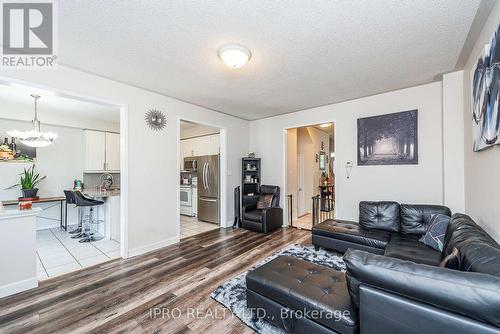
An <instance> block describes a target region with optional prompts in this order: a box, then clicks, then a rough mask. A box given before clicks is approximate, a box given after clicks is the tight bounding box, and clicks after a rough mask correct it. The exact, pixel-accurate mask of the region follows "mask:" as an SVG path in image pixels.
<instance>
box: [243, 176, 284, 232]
mask: <svg viewBox="0 0 500 334" xmlns="http://www.w3.org/2000/svg"><path fill="white" fill-rule="evenodd" d="M259 195H273V199H272V201H271V207H269V208H266V209H257V201H258V197H259V196H255V199H253V200H251V202H250V203H246V204H245V205H244V206H243V212H242V226H243V228H244V229H247V230H252V231H257V232H264V233H268V232H271V231H273V230H276V229H278V228H280V227H281V226H282V225H283V209H282V208H280V206H279V205H280V187H278V186H269V185H262V186H261V187H260V193H259Z"/></svg>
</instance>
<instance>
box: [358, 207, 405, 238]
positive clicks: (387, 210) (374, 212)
mask: <svg viewBox="0 0 500 334" xmlns="http://www.w3.org/2000/svg"><path fill="white" fill-rule="evenodd" d="M399 224H400V223H399V204H398V203H396V202H367V201H362V202H359V225H361V226H363V227H365V228H373V229H378V230H384V231H389V232H398V231H399Z"/></svg>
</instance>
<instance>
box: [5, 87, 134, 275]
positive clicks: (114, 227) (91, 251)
mask: <svg viewBox="0 0 500 334" xmlns="http://www.w3.org/2000/svg"><path fill="white" fill-rule="evenodd" d="M30 96H31V97H32V98H33V97H35V96H36V102H37V107H38V113H39V117H40V121H41V127H42V130H43V131H50V132H52V133H56V134H57V138H56V139H55V140H54V141H53V142H52V143H51V144H49V145H46V146H43V147H37V148H36V149H30V148H29V145H28V144H26V143H23V140H22V137H20V136H21V134H22V132H23V131H26V130H29V129H30V128H31V122H30V119H31V118H32V117H33V114H32V112H33V108H32V106H31V104H32V102H33V101H32V100H31V98H30ZM0 100H2V104H3V105H4V106H6V105H8V106H9V108H8V112H5V113H4V114H2V118H0V136H1V137H2V138H7V137H9V140H8V141H9V145H8V151H9V152H10V155H9V158H8V161H3V163H1V164H0V169H1V174H2V175H3V176H5V177H4V178H2V182H0V189H2V190H1V191H0V200H2V201H4V203H7V205H10V204H11V203H12V205H14V206H15V205H17V203H15V202H17V201H15V200H13V199H17V197H19V194H18V193H19V192H20V191H19V189H18V188H16V187H14V188H12V187H10V188H9V190H6V189H5V186H6V185H12V181H11V180H13V179H15V180H17V179H18V174H19V172H20V171H23V170H24V169H25V168H34V169H35V170H36V172H37V173H39V174H40V176H46V179H44V180H43V181H42V182H41V183H40V184H39V186H38V188H39V191H38V194H37V196H38V197H35V200H33V206H36V207H40V208H41V209H42V210H43V211H42V213H41V214H40V215H38V216H37V221H36V243H35V244H34V246H33V247H34V252H33V253H34V254H36V263H37V278H38V280H44V279H47V278H52V277H55V276H59V275H62V274H65V273H68V272H72V271H75V270H79V269H81V268H85V267H89V266H92V265H95V264H99V263H103V262H106V261H110V260H112V259H116V258H120V257H127V256H128V252H127V249H128V245H127V230H126V229H127V226H126V221H127V216H126V215H127V211H126V210H124V208H126V207H127V205H126V202H125V201H126V198H127V196H126V188H127V184H126V183H127V178H126V177H124V173H125V172H126V170H125V168H124V166H126V165H127V164H126V159H127V155H126V144H125V143H126V140H124V138H125V136H126V126H125V124H124V122H125V120H124V118H125V119H126V116H127V108H126V107H123V106H120V105H116V104H113V103H108V102H105V101H102V100H97V99H93V98H90V97H83V96H80V95H77V94H74V95H73V94H72V93H66V92H65V93H63V92H59V91H56V90H54V89H51V88H46V87H40V86H39V85H34V84H31V83H29V82H22V81H18V80H11V79H8V78H0ZM11 130H21V132H17V133H18V135H14V134H13V132H16V131H11ZM33 166H35V167H33ZM96 166H97V167H96ZM4 182H5V183H6V184H5V185H4V184H3V183H4ZM7 183H9V184H7ZM65 191H66V192H71V193H74V192H76V191H78V192H79V193H80V194H81V195H82V196H83V197H85V198H86V199H89V198H90V199H95V200H97V201H98V202H99V203H98V204H96V205H95V206H94V205H93V206H92V213H91V211H90V206H89V207H85V208H83V207H81V208H80V209H81V211H80V210H79V209H78V208H76V205H75V204H73V203H71V202H70V201H68V200H67V197H66V196H65ZM80 212H82V214H81V215H80ZM82 217H83V219H82ZM87 217H92V219H88V218H87ZM72 231H74V232H75V233H71V232H72Z"/></svg>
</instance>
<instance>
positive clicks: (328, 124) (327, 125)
mask: <svg viewBox="0 0 500 334" xmlns="http://www.w3.org/2000/svg"><path fill="white" fill-rule="evenodd" d="M330 125H332V123H325V124H321V125H320V127H322V128H327V127H329V126H330Z"/></svg>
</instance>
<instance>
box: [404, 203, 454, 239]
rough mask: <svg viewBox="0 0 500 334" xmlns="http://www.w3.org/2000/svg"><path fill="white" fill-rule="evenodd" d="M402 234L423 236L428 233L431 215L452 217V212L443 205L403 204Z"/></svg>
mask: <svg viewBox="0 0 500 334" xmlns="http://www.w3.org/2000/svg"><path fill="white" fill-rule="evenodd" d="M400 207H401V233H405V234H418V235H422V234H424V233H425V232H426V231H427V227H428V226H429V224H430V222H431V215H436V214H441V215H445V216H451V211H450V209H449V208H447V207H446V206H442V205H422V204H401V206H400Z"/></svg>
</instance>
